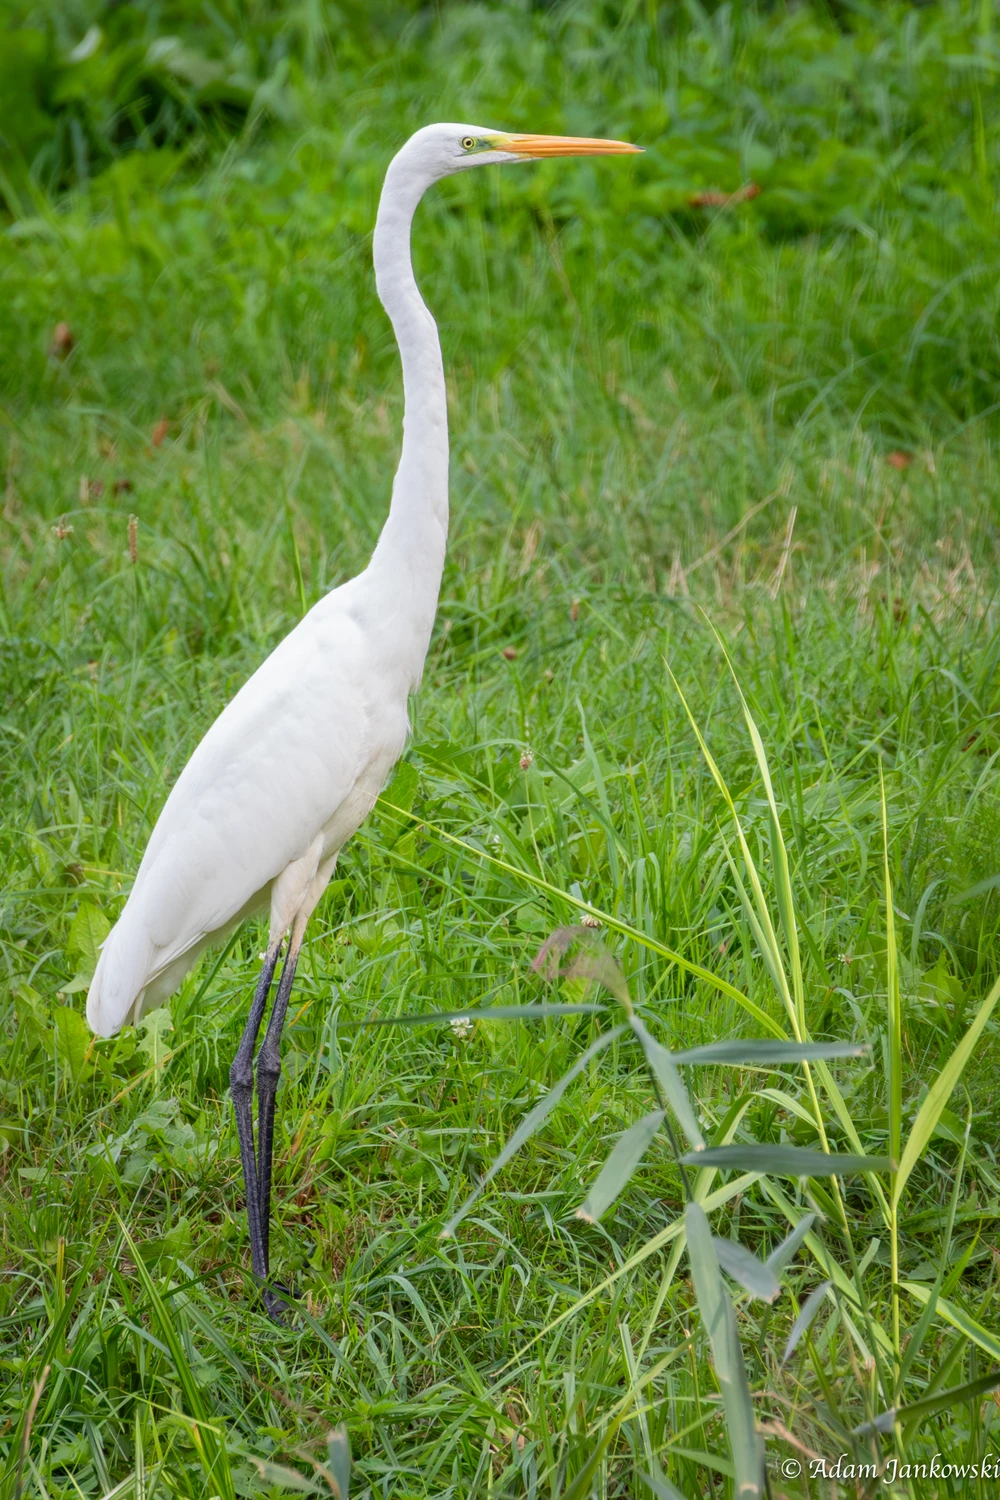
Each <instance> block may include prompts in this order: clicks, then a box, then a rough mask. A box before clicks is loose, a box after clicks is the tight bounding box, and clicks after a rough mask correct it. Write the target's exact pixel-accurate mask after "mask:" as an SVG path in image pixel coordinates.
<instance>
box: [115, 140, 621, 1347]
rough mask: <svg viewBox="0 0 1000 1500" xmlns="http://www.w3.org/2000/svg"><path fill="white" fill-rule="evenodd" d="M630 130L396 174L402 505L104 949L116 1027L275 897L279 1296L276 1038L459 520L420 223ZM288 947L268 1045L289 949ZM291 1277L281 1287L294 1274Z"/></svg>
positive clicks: (392, 235)
mask: <svg viewBox="0 0 1000 1500" xmlns="http://www.w3.org/2000/svg"><path fill="white" fill-rule="evenodd" d="M638 149H639V148H638V147H636V146H631V145H629V144H627V143H626V142H624V141H607V140H591V139H585V138H582V137H574V136H544V135H510V134H505V133H503V132H500V131H496V130H487V129H483V127H482V126H479V125H427V126H425V127H424V129H423V130H418V131H417V133H416V134H415V135H414V136H412V137H411V138H410V140H408V141H407V143H406V145H405V146H404V147H403V148H402V150H401V151H400V152H399V153H398V154H397V155H396V156H395V157H394V158H393V160H392V162H391V163H390V165H389V170H388V171H387V173H386V178H385V184H384V186H383V189H382V196H381V199H380V201H379V208H378V216H377V219H376V222H375V236H374V245H373V251H374V261H375V282H376V286H377V288H378V294H379V297H380V299H381V302H382V305H383V307H384V308H385V310H386V312H387V313H388V315H389V319H390V321H391V323H392V327H393V331H394V333H395V335H396V340H397V342H398V344H399V352H400V355H401V358H402V363H403V394H404V416H403V445H402V452H401V455H400V460H399V468H398V469H397V471H396V478H395V482H394V483H393V487H392V500H391V504H390V507H389V515H388V519H387V520H386V523H385V525H384V527H383V528H382V533H381V535H380V537H379V539H378V544H377V546H376V548H375V551H374V553H373V554H372V558H371V561H370V562H369V564H368V566H367V568H365V570H364V572H363V573H360V574H359V575H358V576H357V577H356V578H352V579H351V580H350V581H349V582H348V583H344V584H342V585H341V586H340V587H339V588H336V589H334V590H332V592H331V593H329V594H327V595H326V596H325V598H323V599H321V600H320V602H319V603H318V604H316V605H315V606H314V607H313V608H312V609H311V610H310V611H309V613H308V614H307V615H306V616H305V618H304V619H303V620H302V621H301V622H300V623H299V624H298V625H297V626H296V627H295V629H294V630H293V631H292V632H291V633H290V634H289V635H288V636H286V637H285V639H284V640H283V641H282V642H281V644H280V645H279V646H278V647H277V649H276V650H275V651H273V652H272V653H271V655H270V656H269V657H268V658H267V660H266V661H265V662H264V664H263V666H261V667H259V668H258V670H257V671H256V672H255V673H254V674H253V676H252V677H251V678H250V680H249V681H248V682H247V683H246V684H245V685H244V686H243V687H242V688H241V689H240V691H239V692H238V693H237V694H236V697H235V698H234V699H233V700H232V702H231V703H229V704H228V705H227V707H226V708H224V709H223V711H222V713H221V714H220V715H219V717H218V718H217V719H216V721H215V723H214V724H213V725H212V727H211V729H209V731H208V733H207V734H206V735H205V737H204V739H203V740H202V741H201V743H200V744H199V745H198V747H197V749H196V750H195V752H194V754H193V755H192V756H191V759H190V760H189V761H188V763H187V765H186V766H185V767H184V770H183V771H182V772H181V774H180V776H179V777H178V779H177V781H176V783H175V784H174V787H173V789H172V791H171V792H170V795H169V797H168V798H167V801H166V804H165V805H164V808H163V811H162V812H161V814H160V816H159V818H158V820H157V823H156V826H155V828H154V829H153V832H152V835H151V836H150V840H149V843H148V844H147V846H146V852H145V854H144V855H143V859H142V863H141V864H140V866H139V873H138V874H137V876H136V879H135V884H134V885H133V887H132V892H131V895H130V896H129V898H128V900H127V902H126V903H125V908H124V910H123V911H122V914H121V916H120V917H119V919H118V922H117V923H116V925H115V927H114V928H113V930H112V932H111V933H110V935H109V936H108V938H107V941H106V942H105V944H104V947H103V949H102V951H101V955H100V959H99V962H98V964H97V969H96V972H95V974H94V978H93V982H92V984H91V986H90V993H89V995H88V997H87V1019H88V1021H89V1023H90V1025H91V1027H92V1029H93V1030H94V1031H95V1032H97V1033H98V1034H99V1035H100V1036H112V1035H113V1034H114V1033H115V1032H116V1031H117V1030H118V1029H119V1028H120V1027H121V1026H122V1025H124V1024H125V1023H126V1022H127V1021H131V1022H133V1023H135V1022H137V1021H138V1020H139V1018H140V1017H141V1016H142V1015H143V1014H145V1012H147V1011H148V1010H150V1009H152V1008H153V1007H154V1006H155V1005H158V1004H160V1003H161V1002H162V1001H163V1000H165V999H166V998H167V996H168V995H170V994H171V993H172V992H173V991H174V990H175V989H176V988H177V986H178V985H179V984H180V982H181V980H182V978H183V977H184V975H185V974H186V972H187V971H188V969H190V967H191V966H192V964H193V963H194V962H195V960H196V959H197V958H198V955H199V954H200V953H201V952H202V951H203V950H204V949H205V948H206V947H207V946H209V944H212V943H216V942H218V941H219V940H220V939H221V938H223V937H224V936H225V935H226V934H227V933H228V932H231V931H232V929H233V928H234V927H235V925H236V924H237V923H238V922H240V921H242V920H243V918H244V917H246V916H248V915H249V914H250V913H251V912H254V911H256V910H257V909H258V908H260V907H263V906H264V905H265V904H266V903H267V902H270V908H271V926H270V937H269V940H268V945H267V952H266V954H265V955H264V960H263V968H262V970H261V974H260V979H259V981H258V983H257V987H256V989H255V991H254V996H253V1000H252V1002H251V1005H250V1015H249V1019H248V1020H247V1024H246V1029H245V1030H244V1032H243V1036H242V1039H241V1041H240V1044H239V1048H238V1050H237V1053H236V1057H235V1060H234V1062H233V1065H232V1069H231V1071H230V1075H229V1077H230V1084H231V1088H232V1096H233V1108H234V1112H235V1115H236V1127H237V1131H238V1134H239V1141H240V1156H241V1159H242V1164H243V1178H244V1182H245V1184H246V1206H247V1219H248V1227H249V1232H250V1253H251V1259H252V1262H253V1270H254V1275H255V1277H256V1278H257V1280H258V1282H259V1283H260V1284H261V1287H262V1289H263V1296H264V1302H265V1306H266V1307H267V1310H268V1312H269V1313H270V1314H271V1316H272V1317H275V1318H276V1319H278V1320H279V1321H280V1311H281V1309H282V1307H283V1306H284V1303H283V1302H282V1300H281V1297H280V1296H279V1295H278V1293H277V1292H276V1291H275V1290H274V1288H273V1287H271V1286H270V1285H269V1284H268V1278H269V1275H270V1264H269V1240H268V1229H269V1219H270V1201H271V1154H272V1144H273V1139H274V1109H275V1094H276V1092H277V1088H278V1077H279V1073H280V1071H281V1062H280V1055H279V1045H280V1038H281V1028H282V1025H283V1023H284V1020H285V1013H286V1011H287V1009H288V997H289V994H290V991H291V988H292V981H293V979H294V976H295V964H296V960H297V958H298V954H299V949H300V947H301V944H302V937H303V934H304V932H305V928H306V923H307V922H308V920H309V917H310V916H311V914H312V912H313V909H314V908H315V906H316V903H317V902H318V901H319V899H320V897H321V896H322V894H323V891H324V890H325V888H326V885H327V882H328V881H329V879H330V876H331V875H332V873H333V868H334V865H335V863H336V860H337V854H338V851H339V850H340V849H341V848H342V847H343V845H344V844H345V842H346V841H347V840H348V839H349V838H350V837H351V835H352V834H353V833H354V832H355V831H356V830H357V829H358V827H359V826H360V825H361V823H362V822H363V821H364V819H365V817H366V816H367V814H368V812H369V811H370V810H371V807H372V805H373V804H374V802H375V799H376V798H377V797H378V794H379V792H380V791H381V790H382V788H383V786H384V785H385V783H386V781H387V780H388V777H389V774H390V772H391V771H392V768H393V766H394V765H395V763H396V761H397V760H398V759H399V756H400V754H401V753H402V750H403V746H404V744H405V741H406V735H407V731H408V727H409V726H408V721H407V699H408V696H409V694H410V693H412V692H413V691H414V689H415V688H416V687H417V684H418V683H419V681H420V676H421V673H422V671H423V665H424V658H425V656H426V655H427V647H428V644H429V642H430V636H431V629H432V627H433V624H434V615H435V612H436V610H437V602H438V592H439V589H440V585H441V570H442V567H443V564H444V554H445V541H446V536H447V530H448V412H447V404H446V399H445V383H444V369H443V366H442V362H441V346H440V344H439V342H438V335H437V327H436V325H435V322H434V319H433V318H432V317H431V314H430V313H429V312H428V310H427V308H426V307H425V305H424V303H423V301H422V299H421V296H420V293H419V291H418V289H417V284H416V281H415V280H414V276H413V268H412V266H411V263H410V225H411V222H412V219H413V214H414V211H415V210H416V207H417V204H418V203H419V202H420V199H421V197H422V196H423V194H424V192H425V191H426V189H427V188H429V187H430V186H431V184H432V183H434V182H437V181H438V180H439V179H440V178H443V177H448V176H450V175H451V173H453V172H461V171H463V170H465V169H466V168H468V167H478V166H485V165H486V164H487V163H490V162H518V161H532V160H536V159H539V158H542V157H550V156H598V155H616V154H620V153H624V152H631V151H636V150H638ZM286 935H288V948H287V952H286V955H285V961H284V964H283V966H282V970H281V978H280V980H279V982H278V989H277V994H276V997H275V1001H274V1005H273V1008H272V1011H271V1016H270V1020H269V1021H268V1025H267V1029H266V1032H265V1034H264V1040H263V1042H262V1043H261V1046H260V1050H259V1051H258V1053H257V1058H256V1064H257V1066H256V1075H257V1096H258V1123H257V1151H256V1155H255V1152H254V1132H253V1120H252V1115H251V1104H252V1098H253V1083H254V1070H253V1063H254V1047H255V1045H256V1041H257V1035H258V1032H259V1031H260V1026H261V1022H262V1020H263V1017H264V1010H265V1007H266V1005H267V1000H268V996H269V994H270V991H271V984H272V981H273V978H274V973H275V968H276V966H277V962H278V954H279V950H280V947H281V944H282V941H283V939H284V938H285V936H286ZM281 1290H282V1291H284V1290H285V1289H284V1288H281Z"/></svg>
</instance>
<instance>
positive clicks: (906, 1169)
mask: <svg viewBox="0 0 1000 1500" xmlns="http://www.w3.org/2000/svg"><path fill="white" fill-rule="evenodd" d="M998 997H1000V979H998V980H997V982H996V984H995V985H994V986H993V988H992V989H991V990H990V992H989V994H988V995H987V996H986V999H985V1000H984V1001H983V1003H982V1005H981V1006H980V1007H979V1009H978V1011H977V1012H976V1018H975V1020H974V1021H973V1023H972V1025H971V1026H970V1027H969V1029H968V1031H967V1032H966V1033H965V1035H964V1036H963V1038H962V1040H961V1041H960V1042H959V1044H958V1046H957V1047H956V1048H955V1050H954V1052H953V1053H952V1054H951V1056H950V1057H949V1059H948V1061H947V1062H946V1063H945V1065H944V1067H943V1068H942V1069H941V1071H940V1073H939V1074H938V1076H937V1077H936V1078H935V1080H934V1082H933V1083H932V1084H931V1086H930V1088H929V1089H928V1090H927V1094H926V1096H925V1098H924V1102H923V1104H921V1106H920V1108H919V1110H918V1111H917V1118H916V1119H915V1120H914V1122H913V1127H912V1129H911V1130H910V1133H909V1135H908V1136H907V1138H906V1145H905V1146H904V1147H903V1154H902V1157H901V1158H900V1163H899V1171H898V1172H897V1173H896V1181H895V1185H894V1188H893V1194H892V1202H893V1207H895V1206H896V1204H898V1202H899V1200H900V1197H901V1196H902V1192H903V1189H904V1187H905V1186H906V1183H907V1181H908V1179H909V1176H910V1173H911V1172H912V1171H913V1168H914V1167H915V1166H916V1164H917V1162H918V1161H919V1160H920V1158H921V1156H922V1155H923V1152H924V1149H925V1147H926V1146H927V1143H928V1141H929V1140H930V1138H931V1136H932V1135H933V1134H934V1130H935V1128H936V1126H937V1123H938V1120H939V1119H940V1118H941V1113H942V1111H943V1109H944V1107H945V1105H946V1104H947V1102H948V1100H949V1098H950V1097H951V1094H952V1090H953V1089H954V1087H955V1085H956V1083H957V1082H958V1080H959V1079H960V1078H961V1076H962V1073H963V1072H964V1070H965V1065H966V1063H967V1062H968V1061H969V1058H970V1057H971V1056H972V1050H973V1048H974V1047H975V1045H976V1043H977V1042H978V1040H979V1038H980V1036H981V1035H982V1031H983V1027H984V1026H985V1025H986V1022H987V1021H988V1020H989V1018H990V1016H991V1015H992V1014H993V1008H994V1006H995V1005H996V1003H997V999H998Z"/></svg>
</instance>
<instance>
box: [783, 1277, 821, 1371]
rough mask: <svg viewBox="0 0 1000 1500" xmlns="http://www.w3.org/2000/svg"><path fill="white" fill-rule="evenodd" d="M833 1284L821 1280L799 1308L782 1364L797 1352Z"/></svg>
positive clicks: (785, 1363)
mask: <svg viewBox="0 0 1000 1500" xmlns="http://www.w3.org/2000/svg"><path fill="white" fill-rule="evenodd" d="M832 1286H833V1282H832V1281H821V1282H820V1284H819V1286H817V1287H813V1289H812V1291H811V1292H810V1293H809V1295H808V1297H807V1298H806V1300H805V1301H804V1302H803V1304H802V1306H801V1308H800V1309H799V1315H798V1317H797V1318H796V1319H795V1322H794V1323H793V1324H792V1331H791V1333H790V1334H789V1335H788V1341H787V1343H786V1344H785V1351H784V1353H783V1354H782V1356H781V1363H782V1365H787V1363H788V1361H789V1360H790V1359H791V1357H792V1355H793V1354H794V1353H795V1351H796V1349H797V1348H798V1346H799V1342H800V1340H801V1338H802V1336H803V1334H804V1333H806V1332H807V1330H808V1329H809V1326H810V1324H811V1323H812V1321H813V1319H814V1318H815V1316H816V1314H817V1313H818V1312H819V1310H820V1307H821V1306H822V1303H823V1298H824V1297H825V1296H826V1294H827V1292H829V1290H830V1288H831V1287H832Z"/></svg>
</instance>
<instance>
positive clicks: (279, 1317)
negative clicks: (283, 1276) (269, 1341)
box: [261, 1281, 296, 1328]
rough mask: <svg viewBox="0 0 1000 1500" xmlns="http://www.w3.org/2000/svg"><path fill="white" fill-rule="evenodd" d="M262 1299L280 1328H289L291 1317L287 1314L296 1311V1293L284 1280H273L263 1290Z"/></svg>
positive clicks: (268, 1312)
mask: <svg viewBox="0 0 1000 1500" xmlns="http://www.w3.org/2000/svg"><path fill="white" fill-rule="evenodd" d="M261 1300H262V1301H263V1303H264V1311H265V1312H266V1313H267V1315H268V1317H269V1318H270V1319H271V1322H272V1323H277V1324H278V1326H279V1328H287V1327H288V1323H289V1319H288V1317H286V1316H285V1315H286V1314H287V1313H293V1312H294V1311H295V1305H294V1304H295V1300H296V1298H295V1293H294V1292H293V1291H292V1290H291V1289H290V1288H289V1287H287V1286H285V1285H284V1283H283V1282H281V1281H272V1282H271V1284H270V1286H266V1287H265V1288H264V1290H263V1291H262V1292H261Z"/></svg>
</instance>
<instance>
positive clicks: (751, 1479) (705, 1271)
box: [684, 1203, 764, 1500]
mask: <svg viewBox="0 0 1000 1500" xmlns="http://www.w3.org/2000/svg"><path fill="white" fill-rule="evenodd" d="M684 1222H685V1224H686V1226H687V1242H688V1260H689V1262H690V1266H691V1277H692V1280H693V1281H694V1292H695V1298H696V1299H697V1302H698V1311H699V1313H700V1314H701V1319H702V1322H703V1323H704V1325H705V1329H706V1331H707V1333H708V1337H709V1342H710V1343H711V1346H712V1362H713V1364H714V1366H715V1375H716V1379H717V1380H718V1382H719V1389H720V1391H721V1392H722V1400H723V1404H724V1406H725V1409H726V1427H727V1429H728V1433H729V1446H730V1449H731V1451H732V1455H733V1467H734V1484H733V1490H734V1494H735V1495H737V1496H739V1497H746V1500H753V1497H756V1496H759V1495H761V1494H763V1477H764V1445H763V1442H762V1440H761V1437H760V1434H759V1433H758V1432H757V1428H756V1425H755V1423H754V1416H753V1402H752V1401H751V1399H750V1387H749V1385H748V1383H747V1373H746V1367H745V1365H744V1363H743V1350H742V1349H741V1347H740V1340H739V1334H738V1333H737V1331H736V1314H735V1312H734V1311H733V1305H732V1303H731V1302H730V1300H729V1297H728V1294H727V1292H726V1288H725V1285H724V1283H723V1280H722V1273H721V1271H720V1270H719V1261H718V1258H717V1256H716V1252H715V1243H714V1241H713V1238H712V1231H711V1229H710V1228H709V1223H708V1219H707V1218H706V1216H705V1210H704V1209H703V1208H702V1206H701V1204H700V1203H689V1204H688V1205H687V1207H686V1208H685V1210H684Z"/></svg>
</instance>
